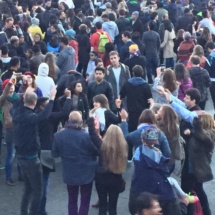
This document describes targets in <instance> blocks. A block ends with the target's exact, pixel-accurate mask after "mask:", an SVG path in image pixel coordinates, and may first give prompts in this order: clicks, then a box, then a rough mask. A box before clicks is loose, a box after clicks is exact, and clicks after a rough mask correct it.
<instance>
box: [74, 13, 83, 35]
mask: <svg viewBox="0 0 215 215" xmlns="http://www.w3.org/2000/svg"><path fill="white" fill-rule="evenodd" d="M81 24H82V22H81V20H80V19H79V18H78V17H77V16H75V18H74V20H73V24H72V26H73V30H74V31H75V32H76V34H78V33H79V26H80V25H81Z"/></svg>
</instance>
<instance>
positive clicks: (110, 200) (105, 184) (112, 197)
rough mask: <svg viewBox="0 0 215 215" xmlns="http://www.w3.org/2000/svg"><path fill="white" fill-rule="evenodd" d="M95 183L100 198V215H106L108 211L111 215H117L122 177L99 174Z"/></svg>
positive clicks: (111, 174)
mask: <svg viewBox="0 0 215 215" xmlns="http://www.w3.org/2000/svg"><path fill="white" fill-rule="evenodd" d="M95 181H96V190H97V192H98V196H99V215H106V214H107V211H109V215H116V214H117V201H118V197H119V193H120V187H121V185H122V175H118V174H113V173H97V174H96V178H95Z"/></svg>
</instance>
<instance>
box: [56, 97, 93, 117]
mask: <svg viewBox="0 0 215 215" xmlns="http://www.w3.org/2000/svg"><path fill="white" fill-rule="evenodd" d="M65 101H66V97H65V96H62V97H60V98H59V103H60V106H61V107H62V106H63V104H64V105H65ZM73 110H78V111H81V113H82V117H83V120H87V119H88V117H89V105H88V100H87V96H86V94H85V93H80V94H79V95H78V108H77V109H75V108H74V107H73V99H72V98H71V106H70V111H73Z"/></svg>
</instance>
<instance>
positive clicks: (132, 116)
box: [128, 113, 141, 160]
mask: <svg viewBox="0 0 215 215" xmlns="http://www.w3.org/2000/svg"><path fill="white" fill-rule="evenodd" d="M140 114H141V113H140ZM140 114H139V113H129V120H128V131H129V132H132V131H135V130H137V125H138V120H139V117H140ZM132 157H133V144H132V143H131V142H129V144H128V160H131V159H132Z"/></svg>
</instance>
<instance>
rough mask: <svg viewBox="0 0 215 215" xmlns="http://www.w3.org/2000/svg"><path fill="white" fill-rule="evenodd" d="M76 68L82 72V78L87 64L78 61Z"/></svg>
mask: <svg viewBox="0 0 215 215" xmlns="http://www.w3.org/2000/svg"><path fill="white" fill-rule="evenodd" d="M76 70H77V71H78V72H80V73H82V75H83V76H84V78H86V71H87V64H83V63H80V62H79V63H78V66H77V69H76Z"/></svg>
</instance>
